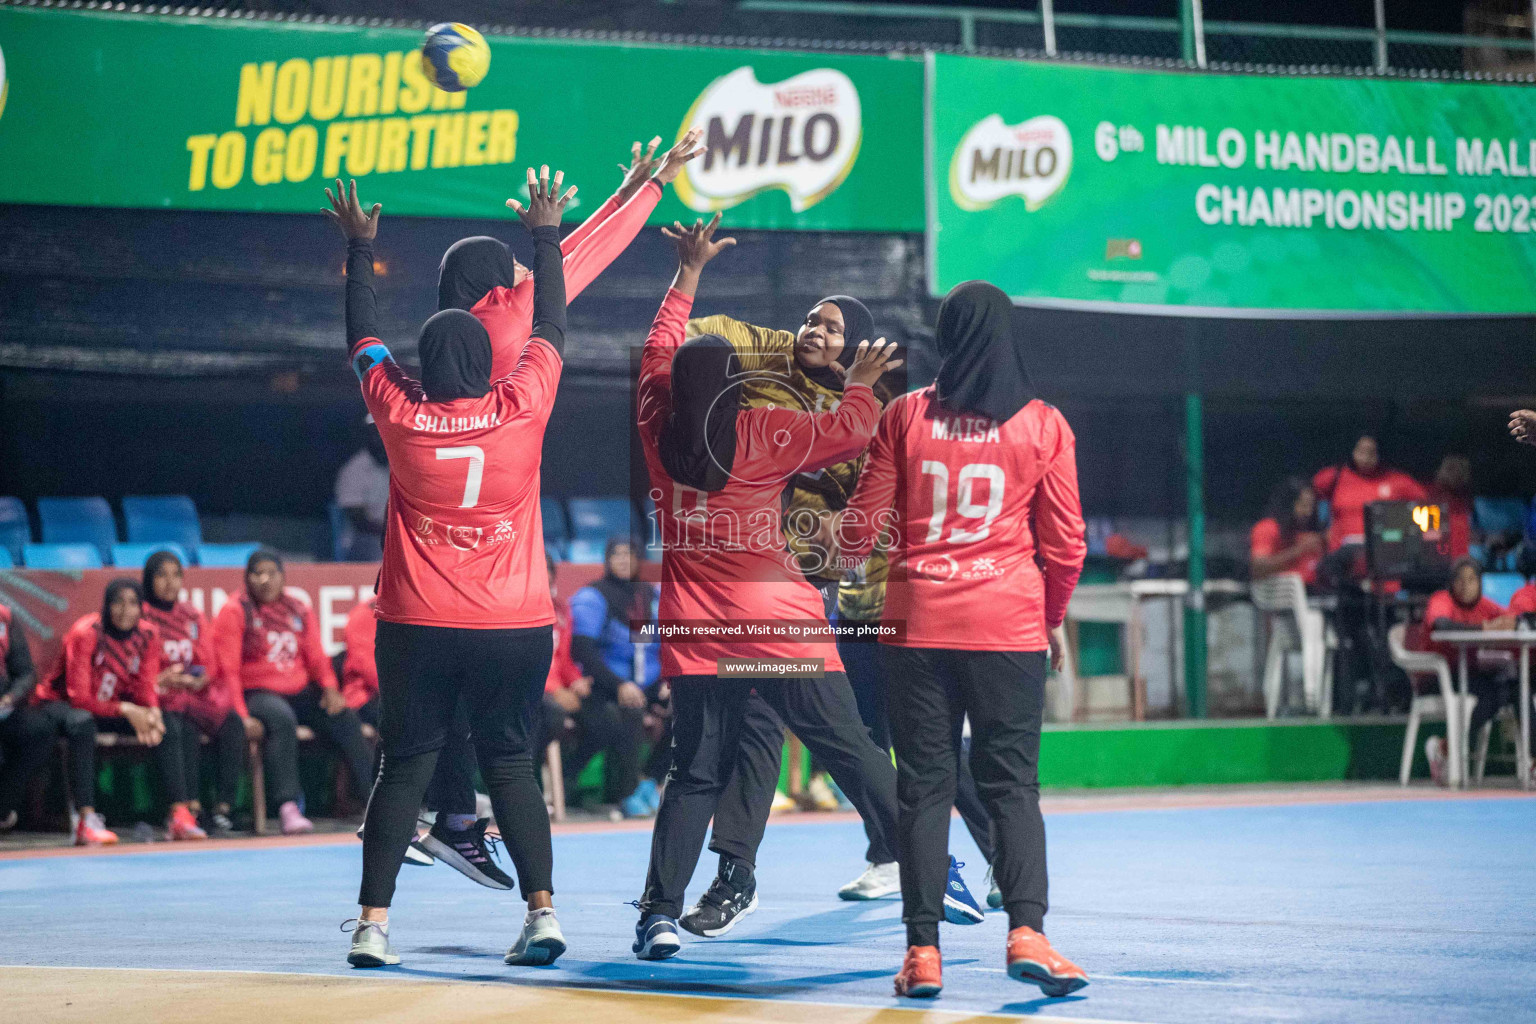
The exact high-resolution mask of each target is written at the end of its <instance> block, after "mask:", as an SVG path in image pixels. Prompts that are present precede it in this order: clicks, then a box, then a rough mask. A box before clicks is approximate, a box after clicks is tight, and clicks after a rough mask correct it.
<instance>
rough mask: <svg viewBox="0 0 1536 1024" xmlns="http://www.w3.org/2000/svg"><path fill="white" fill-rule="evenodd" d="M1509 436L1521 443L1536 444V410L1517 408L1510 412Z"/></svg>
mask: <svg viewBox="0 0 1536 1024" xmlns="http://www.w3.org/2000/svg"><path fill="white" fill-rule="evenodd" d="M1509 436H1510V437H1513V438H1514V439H1515V440H1516V441H1519V442H1520V443H1521V444H1528V445H1533V446H1536V412H1532V411H1531V410H1529V409H1517V410H1516V411H1514V412H1512V413H1510V414H1509Z"/></svg>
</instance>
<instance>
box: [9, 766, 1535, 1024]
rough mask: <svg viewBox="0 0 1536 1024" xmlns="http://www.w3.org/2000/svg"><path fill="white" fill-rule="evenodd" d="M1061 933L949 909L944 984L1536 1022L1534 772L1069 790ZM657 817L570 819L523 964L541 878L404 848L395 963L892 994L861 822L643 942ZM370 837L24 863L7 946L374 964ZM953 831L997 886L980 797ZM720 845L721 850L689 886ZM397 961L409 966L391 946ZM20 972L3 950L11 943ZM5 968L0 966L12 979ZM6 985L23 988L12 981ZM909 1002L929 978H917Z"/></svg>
mask: <svg viewBox="0 0 1536 1024" xmlns="http://www.w3.org/2000/svg"><path fill="white" fill-rule="evenodd" d="M1047 830H1048V836H1049V844H1050V864H1051V900H1052V907H1051V912H1050V915H1049V916H1048V918H1047V921H1046V925H1047V931H1048V933H1049V934H1050V936H1051V938H1052V941H1053V942H1054V943H1055V944H1056V945H1057V947H1058V948H1059V949H1061V950H1062V951H1063V952H1064V953H1066V954H1067V955H1068V956H1070V957H1071V958H1072V959H1074V960H1076V961H1077V962H1078V963H1079V964H1081V965H1082V966H1083V967H1084V968H1086V969H1087V970H1088V972H1089V973H1090V975H1091V976H1092V978H1093V983H1092V984H1091V985H1090V986H1089V987H1088V988H1087V989H1086V990H1084V991H1083V992H1082V993H1080V994H1079V995H1078V996H1076V997H1073V998H1068V999H1056V1000H1047V999H1044V998H1041V997H1040V994H1039V992H1038V990H1037V989H1035V988H1033V987H1026V986H1023V985H1020V984H1018V983H1015V982H1012V981H1010V980H1009V979H1008V978H1007V976H1006V974H1005V973H1004V972H1003V959H1002V945H1003V939H1004V935H1005V934H1006V920H1005V919H1004V918H1003V917H1002V916H1001V915H1000V914H992V915H989V916H988V920H987V921H986V923H985V924H982V925H978V926H974V927H969V928H958V927H951V926H947V925H946V926H945V928H944V936H943V948H944V954H945V988H944V992H943V995H942V997H941V998H940V999H939V1001H938V1002H937V1004H934V1005H933V1008H934V1009H944V1010H963V1011H968V1012H993V1013H996V1012H1003V1013H1013V1014H1020V1015H1035V1014H1038V1015H1045V1016H1054V1017H1066V1018H1077V1019H1082V1020H1085V1021H1086V1020H1098V1021H1144V1022H1159V1024H1203V1022H1210V1024H1230V1022H1240V1021H1286V1022H1300V1021H1339V1022H1350V1024H1371V1022H1380V1024H1404V1022H1416V1021H1424V1022H1434V1024H1441V1022H1479V1024H1481V1022H1500V1024H1511V1022H1517V1021H1536V799H1529V798H1522V797H1520V796H1518V795H1513V794H1512V795H1510V796H1508V797H1507V798H1506V797H1492V798H1488V797H1485V798H1481V799H1444V800H1415V801H1388V802H1361V803H1333V804H1317V805H1313V804H1299V805H1298V804H1291V805H1286V806H1258V807H1218V808H1209V809H1190V808H1185V809H1172V810H1156V809H1154V810H1105V811H1088V812H1083V813H1070V814H1054V815H1050V816H1048V819H1047ZM649 839H650V836H649V833H648V832H643V831H613V832H594V833H582V834H562V835H557V836H556V839H555V858H556V872H555V882H556V886H557V889H558V891H557V893H556V903H557V906H558V907H559V910H560V918H561V922H562V925H563V927H564V930H565V935H566V938H567V941H568V942H569V943H570V952H569V953H567V955H566V956H565V957H564V958H563V959H562V960H560V961H559V962H558V963H557V964H556V965H555V966H554V967H552V968H547V969H527V968H524V969H514V968H507V967H504V966H502V964H501V961H500V957H501V955H502V953H503V952H504V950H505V948H506V947H507V946H508V945H509V944H510V942H511V941H512V939H513V938H514V936H515V935H516V932H517V928H518V926H519V924H520V922H521V916H522V904H521V903H520V902H519V901H518V900H517V899H516V898H515V894H503V893H496V892H492V891H490V890H486V889H482V888H479V887H477V886H474V885H472V884H470V883H469V882H467V881H466V880H465V879H463V878H461V877H460V876H459V875H457V874H455V873H453V872H451V871H450V870H448V869H447V868H444V867H441V866H439V867H434V868H411V867H406V868H403V869H402V871H401V885H400V892H399V895H398V896H397V898H396V903H395V908H394V911H393V918H392V920H393V924H392V928H391V930H392V936H393V938H394V940H395V943H396V947H397V950H398V952H400V953H401V955H402V957H403V958H404V964H403V965H402V966H401V967H399V968H394V969H387V970H388V972H389V973H392V974H394V975H397V976H400V977H405V978H413V979H417V980H437V979H443V980H453V979H458V980H476V981H497V982H505V983H507V984H509V985H548V986H564V987H574V988H584V989H598V990H604V989H607V990H617V991H628V992H667V993H676V994H684V995H715V996H732V997H748V998H761V999H785V1000H796V1001H804V1002H812V1003H834V1004H852V1005H858V1006H868V1007H872V1008H888V1007H895V1006H898V1005H902V1004H901V1003H899V1002H898V1001H897V1000H895V999H894V998H893V997H892V996H891V988H890V977H891V975H892V973H893V972H894V971H895V969H896V967H897V966H898V964H899V960H900V956H901V953H902V949H903V932H902V928H901V923H900V913H901V907H900V902H899V900H896V899H891V900H885V901H880V902H876V903H866V904H849V903H842V902H840V901H838V900H837V898H836V896H835V890H836V888H837V887H838V885H840V884H841V883H843V882H845V881H847V880H848V879H849V878H851V877H852V876H854V875H855V874H857V873H858V871H859V870H860V869H861V868H862V863H861V855H862V852H863V847H864V840H863V835H862V831H861V830H860V828H859V827H858V825H857V824H854V823H850V822H848V821H838V822H835V823H826V824H820V823H802V822H796V823H791V824H775V825H773V826H772V827H770V828H769V830H768V836H767V839H766V841H765V842H764V845H763V849H762V854H761V865H760V868H759V889H760V892H761V898H762V907H761V909H760V910H759V911H758V912H757V913H756V914H755V915H753V916H752V917H749V918H747V919H745V920H744V921H743V922H742V923H741V924H740V925H739V926H738V927H737V928H736V929H735V930H734V931H733V932H731V933H730V934H729V935H727V936H725V937H723V938H720V939H715V940H704V939H693V938H692V937H691V936H686V935H685V936H684V938H685V939H686V940H687V944H686V945H685V947H684V950H683V952H682V954H681V955H680V956H679V957H678V958H677V959H675V960H672V961H670V962H666V963H662V964H644V963H639V962H637V961H636V960H634V959H633V957H632V956H631V954H630V951H629V943H630V941H631V938H632V927H633V923H634V920H635V912H634V910H633V909H632V908H630V907H628V906H625V902H626V901H628V900H631V899H634V898H635V897H636V896H637V895H638V893H639V890H640V886H641V882H642V880H643V876H644V872H645V862H646V854H647V850H648V846H649ZM360 848H361V844H356V845H352V844H350V843H349V844H346V845H330V846H301V847H293V848H281V849H251V850H243V849H239V848H238V847H237V848H234V849H230V848H225V849H219V850H207V851H202V852H181V851H179V850H178V851H175V852H145V853H127V852H125V853H121V854H115V855H111V856H96V857H79V858H76V857H59V858H41V859H30V860H29V859H24V860H9V861H0V968H3V967H4V966H19V965H37V966H76V967H93V966H99V967H136V968H151V969H153V968H160V969H183V970H185V969H204V970H206V969H228V970H243V971H264V972H300V973H306V974H314V973H322V974H332V973H334V974H349V973H351V974H355V973H358V972H351V971H350V969H349V968H348V967H347V966H346V963H345V961H344V957H345V954H346V950H347V941H348V940H347V936H345V935H344V934H342V933H341V932H340V931H338V930H337V926H338V924H339V923H340V922H341V921H342V920H343V919H344V918H348V917H351V916H353V914H354V913H355V906H354V904H353V902H352V900H353V899H354V898H355V895H356V890H357V881H358V871H359V865H360V860H361V858H360V852H359V851H360ZM953 849H954V850H955V852H956V853H957V855H958V856H959V857H960V858H961V859H963V860H967V861H969V863H968V864H967V867H966V868H965V871H964V873H965V875H966V877H967V879H968V880H969V882H970V884H971V886H972V888H973V889H974V890H975V891H976V892H977V893H978V895H979V896H981V897H983V898H984V895H985V890H984V882H983V875H984V871H985V866H984V865H983V864H981V862H980V857H979V856H978V855H977V854H976V851H975V848H974V846H973V845H972V844H971V841H970V839H969V838H968V837H967V836H966V835H965V832H964V830H963V829H962V828H961V827H960V826H959V822H958V820H956V824H955V830H954V836H953ZM713 870H714V861H713V858H712V857H710V856H709V855H708V854H707V853H706V855H705V858H704V859H703V860H701V862H700V868H699V872H698V874H697V875H696V876H695V879H694V886H693V888H691V889H690V892H689V895H690V898H691V897H693V896H696V895H697V894H698V893H699V892H700V891H702V889H703V887H704V886H705V885H706V884H707V882H708V879H709V876H710V874H711V873H712V872H713ZM371 973H372V974H374V975H378V974H380V973H383V972H371ZM0 979H3V969H0ZM3 988H4V985H3V983H0V989H3ZM0 1002H3V1000H0ZM907 1005H910V1004H907Z"/></svg>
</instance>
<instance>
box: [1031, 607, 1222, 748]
mask: <svg viewBox="0 0 1536 1024" xmlns="http://www.w3.org/2000/svg"><path fill="white" fill-rule="evenodd" d="M1203 591H1204V593H1205V594H1206V595H1212V594H1220V595H1226V596H1238V595H1242V594H1245V593H1247V592H1248V587H1247V585H1246V584H1244V583H1240V582H1238V581H1236V580H1206V581H1205V586H1204V588H1203ZM1188 594H1189V581H1188V580H1185V579H1144V580H1125V581H1121V582H1118V583H1080V584H1078V586H1077V589H1076V590H1074V591H1073V592H1072V600H1071V603H1070V604H1069V605H1068V606H1067V622H1068V627H1069V629H1068V638H1069V640H1070V642H1071V646H1072V658H1071V664H1072V666H1073V672H1072V675H1073V678H1072V679H1071V681H1070V686H1071V693H1070V695H1069V698H1068V700H1067V702H1066V703H1067V705H1068V706H1067V708H1065V709H1064V710H1065V711H1066V712H1067V714H1066V715H1061V716H1060V717H1068V716H1070V717H1071V718H1072V719H1073V720H1080V719H1082V718H1083V717H1084V713H1085V711H1086V704H1085V703H1084V697H1085V696H1086V694H1085V692H1084V691H1082V690H1081V689H1080V688H1079V687H1078V685H1077V683H1078V681H1077V678H1076V675H1077V673H1076V665H1077V663H1078V657H1077V653H1078V652H1077V640H1076V629H1075V624H1076V623H1078V622H1112V623H1116V624H1118V625H1121V626H1124V627H1125V634H1126V635H1125V641H1124V642H1125V669H1126V680H1127V682H1128V683H1129V685H1130V688H1131V694H1130V696H1131V718H1132V720H1133V721H1141V720H1142V719H1144V718H1146V711H1147V707H1146V705H1147V690H1146V680H1145V678H1144V677H1143V676H1142V674H1141V603H1142V602H1143V601H1145V600H1147V599H1149V598H1183V597H1185V596H1187V595H1188ZM1174 656H1175V655H1174V653H1173V645H1172V644H1170V645H1169V658H1170V661H1172V659H1173V657H1174ZM1171 667H1172V666H1171V665H1170V669H1171ZM1171 674H1172V673H1171V671H1170V675H1171ZM1173 685H1174V688H1175V693H1177V690H1178V686H1179V681H1178V680H1174V681H1173Z"/></svg>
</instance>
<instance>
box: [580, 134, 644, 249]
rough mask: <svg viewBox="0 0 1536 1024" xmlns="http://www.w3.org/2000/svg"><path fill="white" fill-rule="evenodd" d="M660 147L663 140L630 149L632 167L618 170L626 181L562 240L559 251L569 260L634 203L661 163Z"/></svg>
mask: <svg viewBox="0 0 1536 1024" xmlns="http://www.w3.org/2000/svg"><path fill="white" fill-rule="evenodd" d="M659 145H661V136H660V135H657V136H654V137H652V139H651V141H650V143H649V144H648V145H646V146H644V147H643V149H644V152H642V151H641V150H642V146H641V144H640V142H639V141H638V140H637V141H635V142H632V143H630V145H629V157H630V159H629V164H628V165H625V164H619V170H621V171H623V172H624V180H623V181H621V182H620V183H619V189H618V191H617V192H615V193H614V194H613V195H611V196H609V197H608V198H607V199H605V200H603V205H601V206H599V207H598V208H597V209H596V210H594V211H593V212H592V215H591V216H590V217H588V218H587V219H586V220H584V221H582V222H581V225H580V226H579V227H577V229H576V230H575V231H572V232H571V233H570V234H568V235H566V236H565V237H564V238H563V239H561V240H560V251H561V252H563V253H565V254H566V255H567V256H569V255H571V253H572V252H574V251H575V249H576V247H577V246H579V245H581V243H583V242H585V241H586V240H587V239H588V238H589V237H591V235H592V232H594V231H596V230H597V228H598V227H599V226H600V225H601V224H602V223H603V222H604V221H606V220H607V219H608V218H609V217H612V216H613V214H614V212H615V211H616V210H618V208H619V207H621V206H623V205H624V204H625V203H627V202H629V201H630V200H631V199H633V198H634V197H635V195H636V193H638V192H639V191H640V189H641V188H642V187H644V186H645V184H646V182H648V181H650V180H651V176H652V175H653V174H655V173H656V168H657V167H658V166H660V164H661V160H660V158H658V157H657V156H656V147H657V146H659Z"/></svg>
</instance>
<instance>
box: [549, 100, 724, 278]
mask: <svg viewBox="0 0 1536 1024" xmlns="http://www.w3.org/2000/svg"><path fill="white" fill-rule="evenodd" d="M701 134H702V133H701V132H700V131H699V130H698V129H691V130H690V131H689V132H688V133H687V134H686V135H684V136H683V137H682V138H681V139H679V140H678V142H677V145H675V146H673V147H672V148H671V149H669V150H667V151H666V153H664V154H663V155H662V156H661V158H660V159H653V158H652V156H653V154H654V153H655V151H656V148H655V147H656V146H657V145H658V144H659V143H660V142H661V138H660V137H659V136H658V137H657V138H655V139H653V140H652V141H651V147H650V149H649V150H648V151H647V152H646V153H645V154H644V156H642V155H641V153H640V143H638V142H636V143H635V144H634V146H633V147H632V150H631V152H632V154H633V156H634V161H633V162H632V163H631V164H630V166H629V167H627V168H625V169H624V183H623V184H622V185H620V186H619V191H618V193H616V194H615V196H614V198H613V199H611V200H609V202H615V201H617V203H618V205H617V206H616V207H615V208H614V210H613V212H612V213H611V214H610V215H608V216H607V217H605V218H603V219H602V220H601V221H599V222H598V223H597V224H596V225H594V226H592V227H591V228H590V229H588V225H590V224H592V221H594V220H597V219H598V218H597V216H596V215H594V216H593V217H591V218H589V219H588V221H587V223H586V224H583V225H582V226H581V227H580V228H577V229H576V231H574V232H572V237H573V238H574V239H575V240H574V241H572V238H567V239H566V241H565V242H564V243H563V247H564V250H565V256H566V260H565V283H566V288H567V289H568V290H569V292H570V298H573V299H574V298H575V297H576V296H578V295H580V294H581V293H582V292H583V291H585V290H586V287H587V285H589V284H591V283H592V282H593V281H594V280H596V279H597V276H598V275H599V274H601V273H602V272H603V271H604V270H606V269H608V264H610V263H612V262H613V261H614V260H615V259H617V258H618V256H619V253H621V252H623V251H624V250H625V249H627V248H629V243H630V242H633V241H634V240H635V236H636V235H638V234H639V233H640V229H641V228H643V227H645V222H646V220H648V219H649V218H650V216H651V211H653V210H655V209H656V204H657V203H658V202H659V201H660V200H661V192H662V189H663V188H664V187H665V186H666V185H667V183H668V182H670V181H672V179H673V178H676V177H677V175H678V174H679V173H680V172H681V171H682V169H683V165H684V164H686V163H687V162H688V161H689V160H692V159H693V158H694V157H696V156H698V155H699V154H700V153H702V152H703V151H704V150H703V148H702V147H701V146H699V144H698V143H699V137H700V135H701ZM607 207H608V203H604V204H603V207H602V208H599V210H598V213H599V214H601V213H602V212H603V209H605V208H607Z"/></svg>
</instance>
